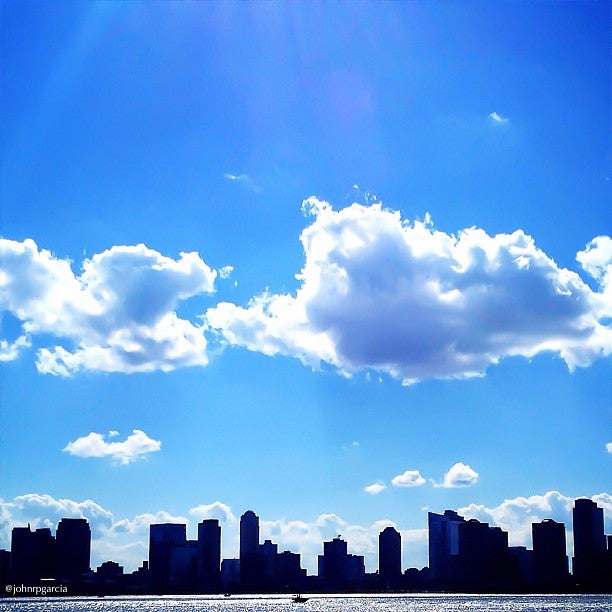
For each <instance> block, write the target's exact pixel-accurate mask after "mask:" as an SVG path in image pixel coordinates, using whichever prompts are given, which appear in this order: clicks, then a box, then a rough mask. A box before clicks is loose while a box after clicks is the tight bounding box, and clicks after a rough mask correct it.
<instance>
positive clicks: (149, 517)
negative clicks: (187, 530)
mask: <svg viewBox="0 0 612 612" xmlns="http://www.w3.org/2000/svg"><path fill="white" fill-rule="evenodd" d="M188 522H189V521H188V520H187V519H186V518H185V517H183V516H174V515H173V514H170V513H169V512H166V511H165V510H159V511H158V512H155V513H149V512H146V513H144V514H138V515H137V516H135V517H134V518H133V519H131V520H130V519H127V518H124V519H121V520H120V521H117V522H116V523H113V525H112V527H111V528H110V529H109V531H110V532H112V533H115V534H117V533H126V534H129V535H131V536H139V537H143V538H144V537H146V538H148V536H149V527H150V526H151V525H153V524H156V523H184V524H187V523H188Z"/></svg>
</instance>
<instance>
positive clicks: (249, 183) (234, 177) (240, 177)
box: [223, 172, 261, 193]
mask: <svg viewBox="0 0 612 612" xmlns="http://www.w3.org/2000/svg"><path fill="white" fill-rule="evenodd" d="M223 178H225V179H227V180H228V181H234V182H236V183H242V184H243V185H245V186H246V187H248V188H249V189H251V190H252V191H254V192H255V193H261V187H260V186H259V185H257V183H255V181H254V180H253V179H252V178H251V177H250V176H249V175H248V174H232V173H231V172H226V173H225V174H224V175H223Z"/></svg>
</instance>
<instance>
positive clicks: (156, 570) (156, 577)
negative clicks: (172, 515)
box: [149, 523, 187, 593]
mask: <svg viewBox="0 0 612 612" xmlns="http://www.w3.org/2000/svg"><path fill="white" fill-rule="evenodd" d="M186 544H187V525H182V524H180V523H160V524H157V525H151V526H150V527H149V570H150V572H151V586H152V588H153V591H154V592H156V593H171V592H174V591H176V590H177V589H178V586H179V585H178V580H177V578H178V567H177V565H178V562H179V555H178V553H177V551H178V550H180V549H181V548H184V547H185V546H186Z"/></svg>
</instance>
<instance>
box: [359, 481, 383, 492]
mask: <svg viewBox="0 0 612 612" xmlns="http://www.w3.org/2000/svg"><path fill="white" fill-rule="evenodd" d="M386 488H387V485H385V484H383V483H381V482H375V483H373V484H371V485H368V486H367V487H363V490H364V491H365V492H366V493H369V494H370V495H378V494H379V493H380V492H381V491H384V490H385V489H386Z"/></svg>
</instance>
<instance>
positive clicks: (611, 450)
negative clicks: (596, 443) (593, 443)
mask: <svg viewBox="0 0 612 612" xmlns="http://www.w3.org/2000/svg"><path fill="white" fill-rule="evenodd" d="M606 450H607V451H608V452H609V453H610V454H611V455H612V442H608V443H607V444H606Z"/></svg>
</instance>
